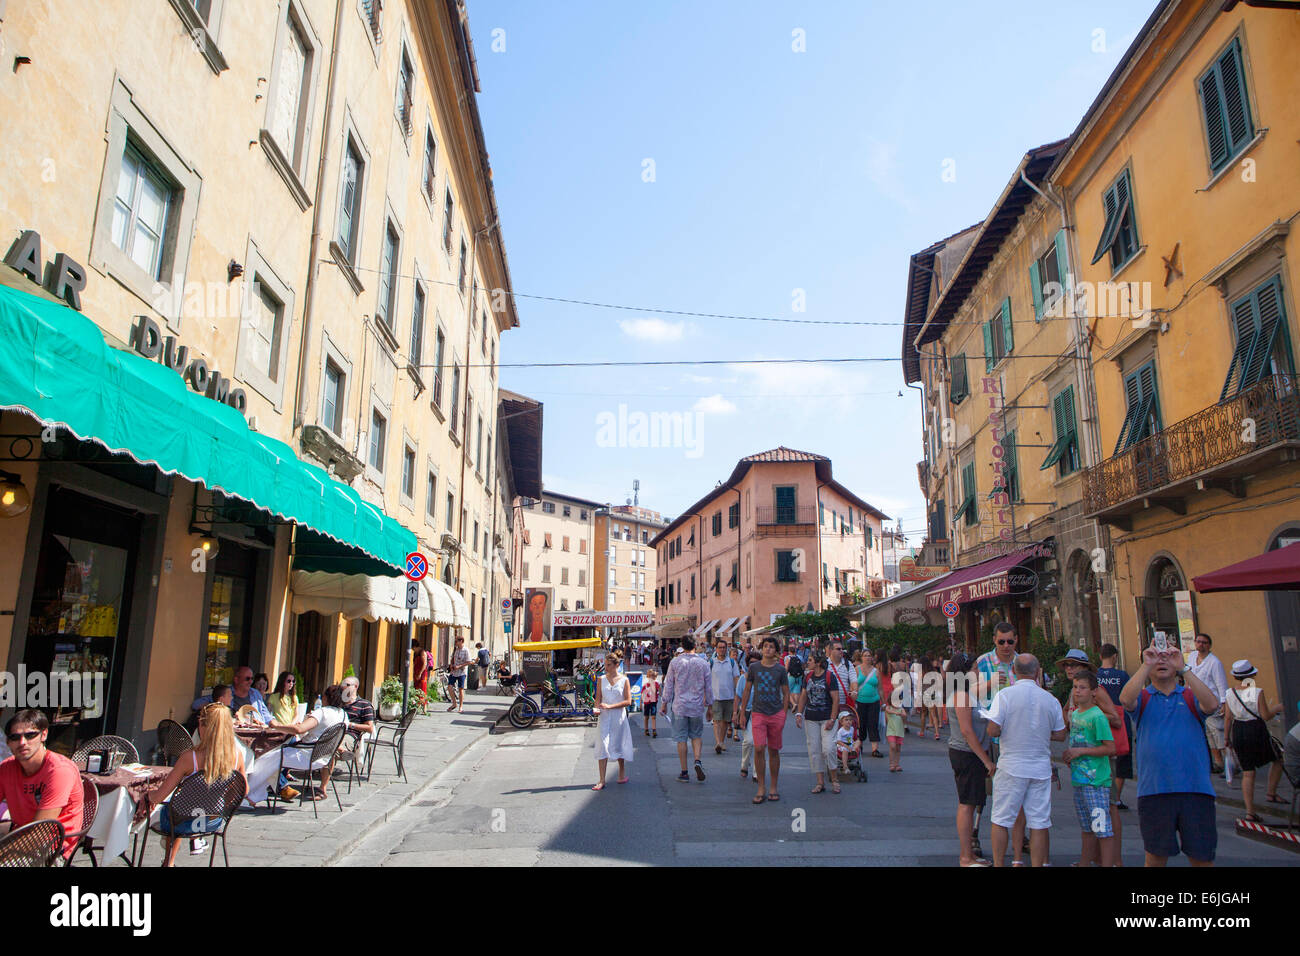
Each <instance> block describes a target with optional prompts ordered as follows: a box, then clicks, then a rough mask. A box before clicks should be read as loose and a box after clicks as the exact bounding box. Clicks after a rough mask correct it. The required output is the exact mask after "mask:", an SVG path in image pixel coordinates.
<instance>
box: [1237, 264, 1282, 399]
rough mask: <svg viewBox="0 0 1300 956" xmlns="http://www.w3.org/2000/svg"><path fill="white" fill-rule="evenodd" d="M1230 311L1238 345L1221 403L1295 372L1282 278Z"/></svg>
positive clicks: (1267, 284) (1241, 300) (1246, 297)
mask: <svg viewBox="0 0 1300 956" xmlns="http://www.w3.org/2000/svg"><path fill="white" fill-rule="evenodd" d="M1229 311H1230V312H1231V314H1232V325H1233V332H1234V333H1235V335H1236V339H1237V344H1236V346H1235V347H1234V348H1233V350H1232V361H1231V362H1230V363H1229V365H1228V377H1227V378H1226V379H1225V380H1224V382H1223V391H1222V392H1220V393H1219V401H1223V400H1224V399H1227V398H1231V397H1232V396H1234V395H1239V394H1241V393H1242V392H1244V391H1246V390H1247V389H1249V388H1253V387H1254V386H1256V385H1258V384H1259V383H1260V382H1261V381H1262V380H1263V379H1264V378H1265V377H1266V376H1269V375H1279V374H1292V371H1293V369H1292V358H1291V342H1290V337H1289V336H1288V335H1287V332H1286V310H1285V306H1284V305H1283V302H1282V280H1281V278H1280V277H1278V276H1274V277H1273V278H1271V279H1269V280H1268V281H1267V282H1265V283H1264V284H1263V285H1261V286H1259V287H1258V288H1257V289H1255V290H1254V291H1252V292H1251V293H1250V294H1249V295H1246V296H1243V297H1242V298H1240V299H1238V300H1237V301H1236V302H1234V303H1232V306H1231V309H1230V310H1229Z"/></svg>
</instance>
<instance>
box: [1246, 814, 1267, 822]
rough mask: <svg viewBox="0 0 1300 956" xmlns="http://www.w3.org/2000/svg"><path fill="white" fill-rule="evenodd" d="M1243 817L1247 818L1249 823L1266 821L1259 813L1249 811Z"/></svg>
mask: <svg viewBox="0 0 1300 956" xmlns="http://www.w3.org/2000/svg"><path fill="white" fill-rule="evenodd" d="M1242 819H1243V820H1245V821H1246V822H1247V823H1263V822H1264V821H1263V820H1261V819H1260V817H1259V814H1258V813H1248V814H1246V815H1245V816H1244V817H1242Z"/></svg>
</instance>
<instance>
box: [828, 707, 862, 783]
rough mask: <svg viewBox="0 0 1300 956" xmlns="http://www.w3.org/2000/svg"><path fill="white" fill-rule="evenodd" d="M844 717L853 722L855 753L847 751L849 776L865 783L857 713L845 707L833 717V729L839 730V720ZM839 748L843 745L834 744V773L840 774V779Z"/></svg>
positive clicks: (842, 773)
mask: <svg viewBox="0 0 1300 956" xmlns="http://www.w3.org/2000/svg"><path fill="white" fill-rule="evenodd" d="M845 716H847V717H848V718H849V720H851V721H852V722H853V741H854V743H856V744H857V750H856V751H853V750H850V751H849V759H848V768H849V776H851V777H852V778H853V779H854V780H856V781H857V782H858V783H866V782H867V771H866V770H864V769H863V767H862V728H861V727H859V726H858V715H857V712H856V711H855V710H852V709H850V708H847V707H846V708H844V709H843V710H841V711H840V712H839V713H838V714H837V715H836V716H835V729H836V730H837V731H838V730H839V724H840V720H841V718H843V717H845ZM841 746H843V745H842V744H838V743H837V744H836V747H835V754H834V757H835V771H836V772H837V773H838V774H840V776H841V777H842V776H844V771H843V770H842V769H840V767H841V765H840V753H839V751H840V747H841Z"/></svg>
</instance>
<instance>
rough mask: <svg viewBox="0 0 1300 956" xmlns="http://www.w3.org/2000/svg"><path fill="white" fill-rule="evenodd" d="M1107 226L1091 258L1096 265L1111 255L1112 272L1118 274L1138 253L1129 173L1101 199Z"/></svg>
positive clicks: (1114, 183) (1121, 174)
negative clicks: (1108, 254) (1103, 257)
mask: <svg viewBox="0 0 1300 956" xmlns="http://www.w3.org/2000/svg"><path fill="white" fill-rule="evenodd" d="M1101 202H1102V206H1103V207H1104V208H1105V210H1106V224H1105V225H1104V226H1103V227H1102V230H1101V238H1100V239H1099V240H1098V241H1097V249H1096V251H1095V252H1094V253H1093V255H1092V262H1093V265H1096V264H1097V263H1098V262H1100V261H1101V257H1102V256H1104V255H1105V254H1106V253H1107V252H1109V253H1110V268H1111V272H1118V271H1119V269H1120V267H1121V266H1122V265H1124V263H1126V262H1128V261H1129V260H1130V259H1132V258H1133V257H1134V256H1135V255H1137V251H1138V233H1137V219H1136V217H1135V216H1134V215H1133V182H1132V180H1131V179H1130V178H1129V171H1128V170H1127V169H1126V170H1124V171H1123V172H1122V173H1120V174H1119V176H1118V177H1117V178H1116V179H1115V181H1114V182H1113V183H1111V184H1110V186H1109V188H1107V190H1106V192H1105V193H1104V194H1103V195H1102V198H1101Z"/></svg>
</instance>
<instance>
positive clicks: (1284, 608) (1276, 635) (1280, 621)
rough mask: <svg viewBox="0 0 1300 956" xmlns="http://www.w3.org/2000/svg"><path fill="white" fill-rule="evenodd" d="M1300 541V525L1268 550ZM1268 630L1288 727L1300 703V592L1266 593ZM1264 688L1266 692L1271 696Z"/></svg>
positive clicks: (1273, 543)
mask: <svg viewBox="0 0 1300 956" xmlns="http://www.w3.org/2000/svg"><path fill="white" fill-rule="evenodd" d="M1297 541H1300V526H1296V527H1294V528H1287V529H1286V530H1285V531H1283V532H1282V533H1281V534H1279V535H1277V536H1276V537H1274V538H1273V540H1272V541H1271V542H1270V543H1269V546H1268V549H1269V550H1270V551H1276V550H1277V549H1278V548H1285V547H1286V546H1287V545H1289V544H1295V543H1296V542H1297ZM1265 593H1266V595H1267V601H1268V628H1269V632H1270V634H1271V636H1272V638H1273V661H1274V669H1275V670H1276V672H1277V693H1278V695H1279V696H1280V697H1281V699H1282V703H1283V706H1284V707H1286V710H1285V711H1283V716H1282V719H1283V721H1284V722H1285V724H1286V725H1287V726H1290V724H1291V722H1292V721H1293V720H1294V719H1295V716H1296V704H1297V702H1300V591H1267V592H1265ZM1268 692H1269V690H1268V688H1265V693H1268Z"/></svg>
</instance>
